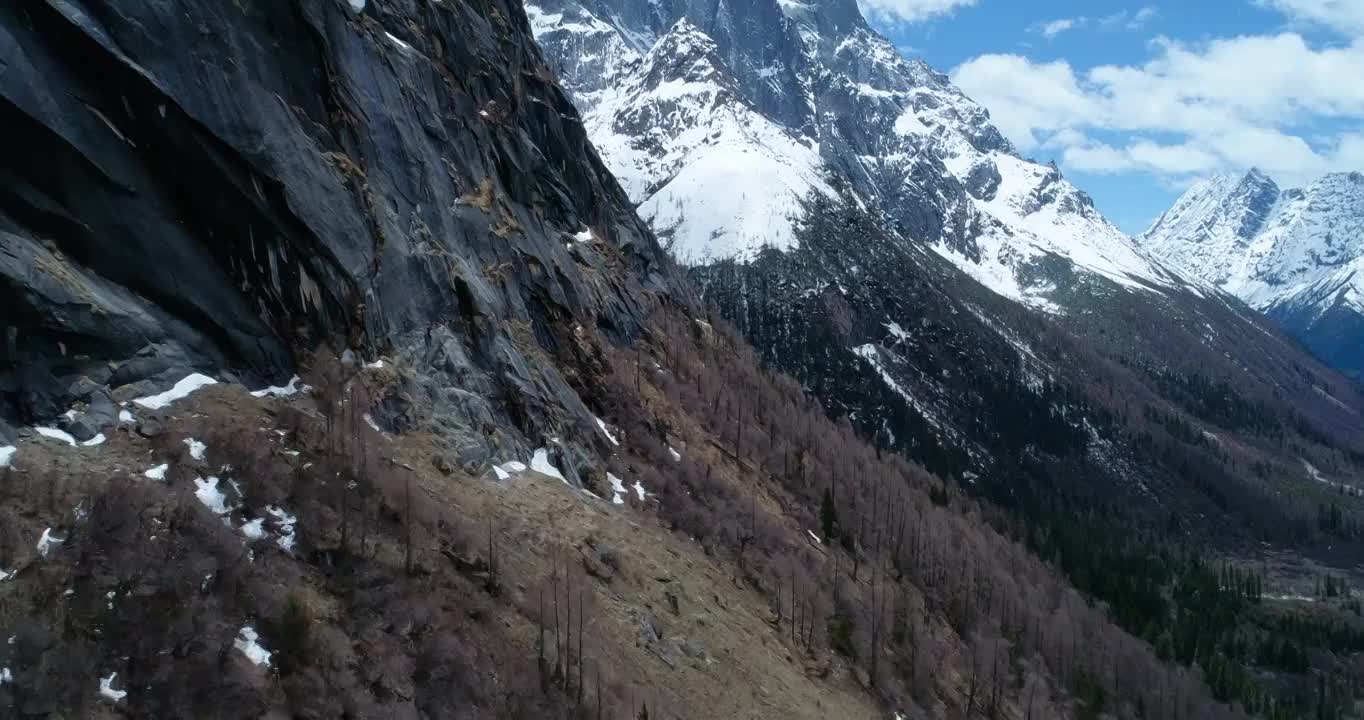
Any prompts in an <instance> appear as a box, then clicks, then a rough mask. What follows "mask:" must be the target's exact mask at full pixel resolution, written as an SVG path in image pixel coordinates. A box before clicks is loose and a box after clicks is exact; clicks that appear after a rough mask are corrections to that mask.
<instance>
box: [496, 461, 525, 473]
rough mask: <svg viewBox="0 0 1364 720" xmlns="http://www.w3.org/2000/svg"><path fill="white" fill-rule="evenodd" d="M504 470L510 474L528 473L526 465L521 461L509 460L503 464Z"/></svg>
mask: <svg viewBox="0 0 1364 720" xmlns="http://www.w3.org/2000/svg"><path fill="white" fill-rule="evenodd" d="M502 469H503V470H506V471H507V472H509V473H523V472H525V471H526V464H525V463H523V462H521V461H520V460H509V461H507V462H504V463H502Z"/></svg>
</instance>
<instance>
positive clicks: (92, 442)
mask: <svg viewBox="0 0 1364 720" xmlns="http://www.w3.org/2000/svg"><path fill="white" fill-rule="evenodd" d="M108 439H109V438H106V437H104V433H99V434H97V435H95V436H94V437H92V438H90V439H89V440H86V441H85V442H83V443H81V447H94V446H96V445H103V444H104V441H106V440H108Z"/></svg>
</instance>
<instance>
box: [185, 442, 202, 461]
mask: <svg viewBox="0 0 1364 720" xmlns="http://www.w3.org/2000/svg"><path fill="white" fill-rule="evenodd" d="M184 442H185V445H188V446H189V456H190V457H192V458H194V459H195V460H203V459H204V452H206V451H207V450H208V446H207V445H205V444H203V443H201V442H199V441H198V440H195V439H194V438H185V440H184Z"/></svg>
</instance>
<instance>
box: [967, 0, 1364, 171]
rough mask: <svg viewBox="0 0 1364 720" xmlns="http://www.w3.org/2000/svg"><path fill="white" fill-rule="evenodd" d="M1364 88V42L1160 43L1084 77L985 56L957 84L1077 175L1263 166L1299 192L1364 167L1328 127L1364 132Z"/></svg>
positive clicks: (1012, 131) (1351, 146) (1019, 140)
mask: <svg viewBox="0 0 1364 720" xmlns="http://www.w3.org/2000/svg"><path fill="white" fill-rule="evenodd" d="M1273 1H1274V2H1277V3H1281V4H1296V5H1299V6H1302V7H1308V6H1312V7H1317V8H1319V9H1320V8H1327V9H1329V7H1330V6H1332V5H1333V3H1332V2H1331V0H1273ZM1360 5H1361V7H1364V3H1361V4H1360ZM1340 8H1342V12H1346V11H1348V8H1345V7H1344V4H1341V6H1340ZM1359 14H1361V15H1364V9H1362V10H1360V13H1359ZM1134 17H1135V16H1134ZM1331 17H1337V16H1334V15H1333V16H1331ZM1361 76H1364V37H1357V38H1355V39H1354V41H1353V42H1352V43H1351V44H1349V45H1324V46H1320V47H1314V46H1312V45H1311V44H1309V43H1308V42H1307V41H1306V40H1305V39H1304V38H1303V37H1302V36H1301V35H1299V34H1297V33H1293V32H1284V33H1280V34H1277V35H1261V36H1243V37H1236V38H1224V39H1217V40H1212V41H1208V42H1201V43H1196V44H1189V43H1184V42H1179V41H1175V40H1170V39H1166V38H1159V39H1157V40H1156V41H1154V42H1153V43H1152V57H1151V58H1150V59H1149V60H1148V61H1147V62H1145V63H1144V64H1140V65H1102V66H1098V67H1095V68H1091V69H1089V70H1086V71H1077V70H1076V69H1075V68H1074V67H1072V66H1071V65H1070V64H1069V63H1067V62H1064V61H1056V62H1034V61H1032V60H1030V59H1028V58H1026V57H1022V56H1019V55H983V56H980V57H977V58H974V59H972V60H969V61H967V62H966V63H964V64H962V65H960V66H959V67H957V68H956V69H955V70H954V71H953V72H952V77H953V80H954V81H955V82H956V83H957V85H958V86H960V87H961V88H962V89H963V90H964V91H965V92H966V93H967V94H968V95H971V96H972V97H973V98H975V99H976V100H977V101H978V102H980V103H982V104H983V105H984V106H985V107H987V108H989V109H990V111H991V114H992V116H993V117H994V119H995V121H996V124H997V125H998V126H999V128H1000V130H1001V131H1002V132H1003V133H1004V134H1005V135H1006V136H1007V137H1009V139H1010V140H1012V141H1014V143H1015V144H1017V145H1018V146H1019V148H1020V149H1022V150H1024V151H1025V152H1026V151H1033V150H1038V149H1045V150H1050V151H1051V152H1054V153H1056V154H1058V155H1060V157H1061V159H1062V162H1063V163H1066V164H1067V165H1069V166H1070V167H1073V168H1075V169H1080V170H1087V171H1091V172H1130V171H1141V172H1151V173H1157V174H1162V175H1168V176H1183V175H1188V174H1203V173H1207V172H1213V171H1218V170H1224V169H1226V170H1230V169H1239V168H1243V167H1247V166H1250V165H1257V166H1260V167H1262V168H1264V169H1265V170H1266V171H1268V172H1271V173H1276V174H1277V175H1279V176H1281V177H1282V178H1284V179H1285V180H1287V181H1290V182H1294V181H1298V180H1302V179H1305V178H1310V177H1312V176H1315V175H1318V174H1320V173H1323V172H1328V171H1330V170H1335V169H1344V168H1347V167H1349V168H1352V169H1353V168H1358V167H1360V166H1361V164H1360V160H1362V159H1364V140H1361V136H1357V135H1349V136H1346V137H1334V138H1333V137H1330V136H1329V134H1328V135H1327V137H1325V138H1322V137H1319V135H1320V134H1321V133H1320V129H1321V127H1322V125H1323V124H1327V125H1328V126H1332V125H1333V126H1339V125H1341V124H1346V125H1361V124H1364V83H1359V82H1357V81H1356V79H1357V78H1359V77H1361ZM1095 135H1118V136H1124V137H1125V138H1126V139H1125V140H1124V141H1123V142H1121V143H1118V144H1116V145H1113V144H1106V143H1100V142H1096V141H1094V140H1092V139H1091V138H1092V137H1094V136H1095ZM1309 140H1310V142H1309Z"/></svg>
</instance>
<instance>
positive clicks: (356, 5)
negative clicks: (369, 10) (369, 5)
mask: <svg viewBox="0 0 1364 720" xmlns="http://www.w3.org/2000/svg"><path fill="white" fill-rule="evenodd" d="M346 1H347V2H348V3H350V9H351V12H363V11H364V9H365V0H346Z"/></svg>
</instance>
